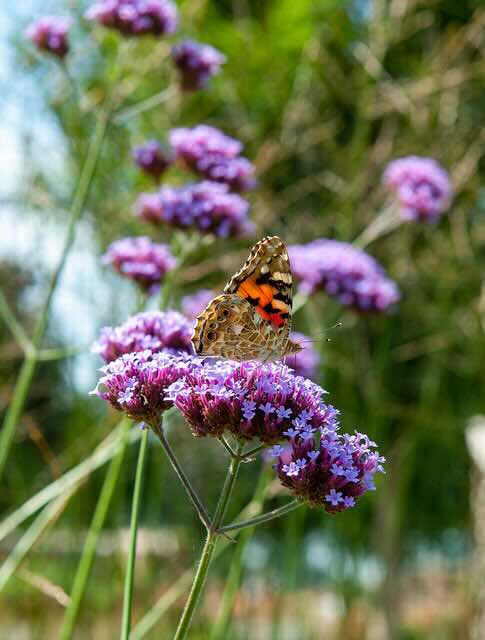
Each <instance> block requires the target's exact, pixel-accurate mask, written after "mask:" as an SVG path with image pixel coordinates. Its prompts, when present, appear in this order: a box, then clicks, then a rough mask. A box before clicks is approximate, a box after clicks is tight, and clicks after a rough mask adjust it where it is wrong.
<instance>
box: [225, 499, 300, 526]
mask: <svg viewBox="0 0 485 640" xmlns="http://www.w3.org/2000/svg"><path fill="white" fill-rule="evenodd" d="M302 504H303V502H302V501H301V500H298V498H297V499H295V500H292V501H291V502H288V503H287V504H285V505H283V506H282V507H279V508H278V509H273V511H268V513H263V514H261V515H260V516H256V517H255V518H250V519H249V520H244V521H242V522H235V523H233V524H227V525H225V526H224V527H220V529H219V531H220V532H221V533H225V532H226V531H236V530H237V529H245V528H246V527H254V526H255V525H257V524H262V523H263V522H269V521H270V520H274V519H275V518H279V517H280V516H284V515H285V514H286V513H289V512H290V511H294V509H297V508H298V507H300V506H301V505H302Z"/></svg>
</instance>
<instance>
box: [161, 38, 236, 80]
mask: <svg viewBox="0 0 485 640" xmlns="http://www.w3.org/2000/svg"><path fill="white" fill-rule="evenodd" d="M172 58H173V61H174V63H175V66H176V67H177V69H178V70H179V72H180V79H181V86H182V89H183V90H184V91H197V90H198V89H203V88H204V87H205V86H206V85H207V83H208V81H209V79H210V78H211V77H212V76H215V75H216V74H217V73H218V72H219V69H220V66H221V65H222V64H224V62H225V61H226V57H225V56H224V55H223V54H222V53H221V52H220V51H218V50H217V49H215V48H214V47H211V46H210V45H208V44H201V43H199V42H195V41H194V40H183V41H182V42H179V43H178V44H176V45H175V46H174V47H173V48H172Z"/></svg>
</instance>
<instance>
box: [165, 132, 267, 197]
mask: <svg viewBox="0 0 485 640" xmlns="http://www.w3.org/2000/svg"><path fill="white" fill-rule="evenodd" d="M169 137H170V144H171V145H172V147H173V148H174V149H175V153H176V155H177V157H178V158H179V159H181V160H183V162H184V163H185V164H186V165H187V166H188V167H189V168H190V169H192V170H193V171H195V172H196V173H198V174H199V175H201V176H203V177H204V178H207V179H208V180H212V181H214V182H222V183H225V184H227V185H229V186H230V187H231V189H233V190H235V191H244V190H245V189H250V188H252V187H254V185H255V184H256V181H255V179H254V166H253V165H252V163H251V162H249V160H248V159H247V158H243V157H241V156H240V155H239V154H240V152H241V151H242V148H243V145H242V143H241V142H240V141H239V140H236V139H234V138H230V137H229V136H226V135H225V134H224V133H222V131H220V130H219V129H216V128H215V127H209V126H207V125H203V124H201V125H198V126H196V127H194V128H192V129H190V128H179V129H172V130H171V132H170V136H169Z"/></svg>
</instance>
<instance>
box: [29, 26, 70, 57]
mask: <svg viewBox="0 0 485 640" xmlns="http://www.w3.org/2000/svg"><path fill="white" fill-rule="evenodd" d="M70 26H71V21H70V20H69V19H67V18H58V17H56V16H44V17H42V18H39V20H36V21H35V22H33V23H32V24H30V25H29V26H28V27H27V30H26V32H25V35H26V37H27V38H28V39H29V40H31V41H32V42H33V43H34V44H35V45H36V46H37V47H38V48H39V49H41V50H42V51H47V52H49V53H52V54H53V55H55V56H57V57H58V58H64V56H65V55H66V54H67V52H68V51H69V43H68V40H67V34H68V32H69V28H70Z"/></svg>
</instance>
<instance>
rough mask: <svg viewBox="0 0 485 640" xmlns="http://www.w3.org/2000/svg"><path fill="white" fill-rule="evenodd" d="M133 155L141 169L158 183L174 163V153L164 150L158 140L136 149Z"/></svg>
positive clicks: (149, 141)
mask: <svg viewBox="0 0 485 640" xmlns="http://www.w3.org/2000/svg"><path fill="white" fill-rule="evenodd" d="M132 153H133V158H134V160H135V162H136V164H137V165H138V166H139V167H140V169H141V170H142V171H144V172H145V173H146V174H148V175H149V176H152V178H154V179H155V180H156V181H157V182H158V181H159V180H160V178H161V176H162V175H163V174H164V173H165V171H166V170H167V169H168V167H169V166H170V165H171V164H172V163H173V161H174V157H173V154H172V152H171V151H169V150H166V149H163V148H162V147H161V145H160V144H159V143H158V142H157V141H156V140H148V141H147V142H145V143H144V144H142V145H139V146H138V147H135V148H134V149H133V152H132Z"/></svg>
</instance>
